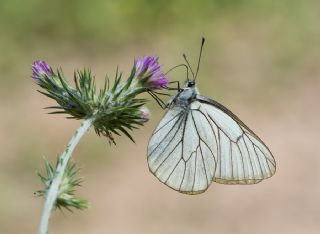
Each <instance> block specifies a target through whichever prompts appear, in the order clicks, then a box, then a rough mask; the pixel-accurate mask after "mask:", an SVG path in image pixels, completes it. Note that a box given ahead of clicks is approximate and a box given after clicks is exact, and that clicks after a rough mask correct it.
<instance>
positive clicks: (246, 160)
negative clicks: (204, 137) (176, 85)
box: [197, 95, 276, 184]
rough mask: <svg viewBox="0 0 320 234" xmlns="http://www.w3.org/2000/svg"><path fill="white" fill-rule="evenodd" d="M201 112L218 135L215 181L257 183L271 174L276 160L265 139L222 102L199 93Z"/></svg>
mask: <svg viewBox="0 0 320 234" xmlns="http://www.w3.org/2000/svg"><path fill="white" fill-rule="evenodd" d="M197 100H198V101H199V102H200V103H201V105H200V108H199V110H198V111H199V112H200V113H202V114H203V115H204V116H206V118H207V121H209V123H210V126H212V131H214V132H215V134H216V136H217V139H218V142H219V143H218V152H219V153H218V158H217V166H216V170H215V175H214V178H213V181H215V182H217V183H222V184H255V183H258V182H260V181H261V180H263V179H266V178H269V177H271V176H272V175H273V174H274V173H275V171H276V162H275V160H274V158H273V155H272V153H271V152H270V150H269V149H268V147H267V146H266V145H265V144H264V143H263V141H262V140H261V139H260V138H259V137H258V136H257V135H256V134H255V133H254V132H253V131H252V130H250V129H249V128H248V127H247V126H246V125H245V124H244V123H243V122H242V121H241V120H240V119H239V118H238V117H237V116H236V115H234V114H233V113H232V112H231V111H230V110H228V109H227V108H226V107H224V106H223V105H221V104H220V103H218V102H216V101H214V100H211V99H208V98H207V97H203V96H201V95H197Z"/></svg>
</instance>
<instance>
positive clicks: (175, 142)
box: [148, 80, 276, 194]
mask: <svg viewBox="0 0 320 234" xmlns="http://www.w3.org/2000/svg"><path fill="white" fill-rule="evenodd" d="M148 165H149V169H150V171H151V172H152V173H153V174H154V175H155V176H156V177H157V178H158V179H159V180H160V181H161V182H163V183H164V184H166V185H168V186H169V187H171V188H173V189H174V190H177V191H179V192H181V193H185V194H198V193H202V192H204V191H206V190H207V188H208V187H209V185H210V184H211V182H212V181H214V182H217V183H223V184H255V183H258V182H260V181H261V180H263V179H266V178H269V177H271V176H272V175H273V174H274V173H275V170H276V165H275V161H274V158H273V156H272V154H271V152H270V150H269V149H268V147H267V146H266V145H265V144H264V143H263V142H262V141H261V140H260V138H259V137H258V136H256V134H255V133H254V132H253V131H251V130H250V129H249V128H248V127H247V126H246V125H245V124H244V123H243V122H242V121H241V120H240V119H239V118H238V117H237V116H236V115H234V114H233V113H232V112H231V111H229V110H228V109H227V108H226V107H224V106H223V105H221V104H220V103H218V102H216V101H214V100H211V99H209V98H207V97H204V96H201V95H200V93H199V91H198V90H197V88H196V86H195V82H194V80H192V81H187V82H186V84H185V87H184V88H183V89H182V90H179V91H178V93H177V94H176V95H175V96H174V97H173V98H172V100H171V101H170V102H169V104H168V111H167V113H166V114H165V116H164V117H163V118H162V120H161V121H160V123H159V125H158V127H157V128H156V130H155V131H154V133H153V134H152V136H151V138H150V141H149V145H148Z"/></svg>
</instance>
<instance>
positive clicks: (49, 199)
mask: <svg viewBox="0 0 320 234" xmlns="http://www.w3.org/2000/svg"><path fill="white" fill-rule="evenodd" d="M93 121H94V117H91V118H89V119H86V120H85V121H83V122H82V123H81V125H80V127H79V129H78V130H77V131H76V133H75V134H74V135H73V137H72V138H71V140H70V142H69V143H68V145H67V147H66V149H65V151H64V152H63V153H62V154H61V156H60V157H59V159H58V163H57V167H56V170H55V176H54V178H53V180H52V182H51V185H50V188H49V190H48V192H47V194H46V200H45V203H44V207H43V211H42V215H41V221H40V226H39V234H47V233H48V225H49V218H50V215H51V212H52V209H53V207H54V205H55V202H56V200H57V197H58V193H59V187H60V184H61V180H62V177H63V174H64V172H65V170H66V167H67V164H68V162H69V160H70V158H71V155H72V152H73V150H74V149H75V147H76V145H77V144H78V142H79V141H80V139H81V137H82V136H83V135H84V134H85V133H86V132H87V131H88V129H89V128H90V127H91V126H92V123H93Z"/></svg>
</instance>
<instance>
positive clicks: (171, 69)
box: [164, 63, 189, 80]
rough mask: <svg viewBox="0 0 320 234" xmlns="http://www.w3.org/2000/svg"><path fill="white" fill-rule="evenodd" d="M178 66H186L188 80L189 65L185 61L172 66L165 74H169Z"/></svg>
mask: <svg viewBox="0 0 320 234" xmlns="http://www.w3.org/2000/svg"><path fill="white" fill-rule="evenodd" d="M178 67H185V68H186V69H187V80H189V67H188V66H187V65H185V64H184V63H182V64H179V65H176V66H174V67H172V68H170V69H169V70H168V71H167V72H166V73H164V74H165V75H167V74H168V73H169V72H171V71H173V70H174V69H176V68H178Z"/></svg>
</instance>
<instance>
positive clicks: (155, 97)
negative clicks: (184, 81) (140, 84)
mask: <svg viewBox="0 0 320 234" xmlns="http://www.w3.org/2000/svg"><path fill="white" fill-rule="evenodd" d="M148 93H149V94H150V96H151V97H152V98H153V99H154V100H155V101H156V102H157V103H158V105H159V106H160V107H161V108H162V109H163V110H164V109H166V108H167V107H168V105H167V104H166V103H164V101H162V100H161V98H159V97H158V96H157V94H156V92H154V91H148ZM158 94H160V93H158ZM161 94H163V93H161ZM163 95H164V94H163Z"/></svg>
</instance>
